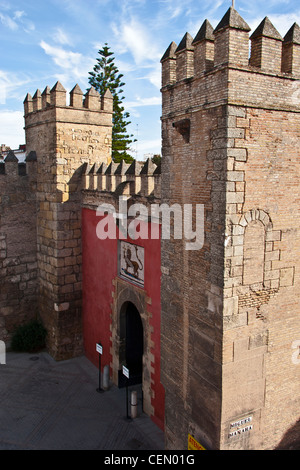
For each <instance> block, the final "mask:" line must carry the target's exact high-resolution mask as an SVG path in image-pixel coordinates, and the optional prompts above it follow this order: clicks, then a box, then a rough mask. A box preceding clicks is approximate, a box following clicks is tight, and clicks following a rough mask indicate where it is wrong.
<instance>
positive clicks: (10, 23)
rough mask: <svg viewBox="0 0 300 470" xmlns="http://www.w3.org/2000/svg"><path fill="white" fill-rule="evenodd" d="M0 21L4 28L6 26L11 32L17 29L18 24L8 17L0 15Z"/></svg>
mask: <svg viewBox="0 0 300 470" xmlns="http://www.w3.org/2000/svg"><path fill="white" fill-rule="evenodd" d="M0 21H1V23H2V24H3V25H4V26H7V27H8V28H9V29H11V30H12V31H16V30H17V29H18V24H17V23H16V22H15V21H14V20H13V19H12V18H10V16H8V15H3V13H0Z"/></svg>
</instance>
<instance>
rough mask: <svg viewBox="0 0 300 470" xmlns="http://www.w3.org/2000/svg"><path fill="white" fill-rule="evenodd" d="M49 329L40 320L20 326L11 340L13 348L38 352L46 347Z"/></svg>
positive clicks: (14, 349)
mask: <svg viewBox="0 0 300 470" xmlns="http://www.w3.org/2000/svg"><path fill="white" fill-rule="evenodd" d="M46 336H47V331H46V329H45V328H44V326H43V325H42V323H40V322H39V321H38V320H32V321H31V322H29V323H27V324H26V325H23V326H19V327H18V328H17V329H16V331H15V333H14V335H13V337H12V340H11V349H12V350H13V351H19V352H21V351H22V352H36V351H39V350H41V349H43V348H44V347H45V341H46Z"/></svg>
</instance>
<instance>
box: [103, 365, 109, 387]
mask: <svg viewBox="0 0 300 470" xmlns="http://www.w3.org/2000/svg"><path fill="white" fill-rule="evenodd" d="M108 388H109V366H108V365H106V366H104V368H103V389H104V390H108Z"/></svg>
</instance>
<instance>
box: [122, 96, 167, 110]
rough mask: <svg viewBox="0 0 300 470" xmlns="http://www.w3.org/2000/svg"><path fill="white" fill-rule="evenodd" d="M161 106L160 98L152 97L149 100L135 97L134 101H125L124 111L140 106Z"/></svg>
mask: <svg viewBox="0 0 300 470" xmlns="http://www.w3.org/2000/svg"><path fill="white" fill-rule="evenodd" d="M160 105H161V97H160V96H153V97H151V98H141V97H139V96H138V97H137V98H136V101H127V102H126V109H127V108H136V107H140V106H160Z"/></svg>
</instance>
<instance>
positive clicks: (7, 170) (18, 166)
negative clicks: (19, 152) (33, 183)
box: [0, 150, 37, 178]
mask: <svg viewBox="0 0 300 470" xmlns="http://www.w3.org/2000/svg"><path fill="white" fill-rule="evenodd" d="M36 162H37V158H36V153H35V152H33V151H32V152H30V153H29V154H28V155H27V157H26V159H25V162H19V160H18V158H17V157H16V156H15V154H14V152H13V151H12V150H11V151H9V153H8V154H7V157H6V158H5V160H4V161H3V162H1V163H0V177H1V176H8V177H13V178H14V177H18V176H31V177H36V170H37V167H36Z"/></svg>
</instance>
